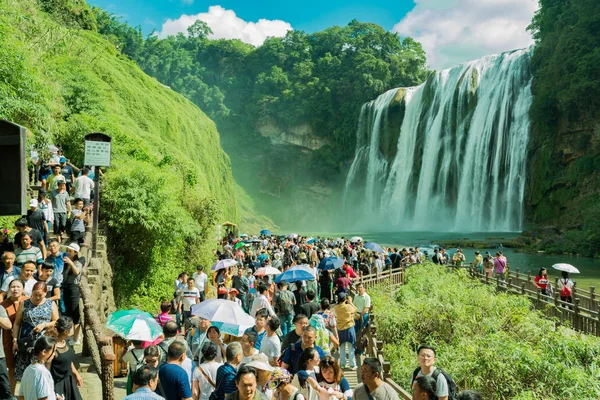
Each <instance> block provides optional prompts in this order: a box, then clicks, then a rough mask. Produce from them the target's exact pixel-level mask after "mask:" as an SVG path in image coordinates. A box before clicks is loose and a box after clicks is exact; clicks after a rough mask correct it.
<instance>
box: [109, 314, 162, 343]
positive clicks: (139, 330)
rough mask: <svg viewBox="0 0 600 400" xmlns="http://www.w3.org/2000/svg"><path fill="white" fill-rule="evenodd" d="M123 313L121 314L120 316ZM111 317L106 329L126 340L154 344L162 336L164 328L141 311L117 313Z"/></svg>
mask: <svg viewBox="0 0 600 400" xmlns="http://www.w3.org/2000/svg"><path fill="white" fill-rule="evenodd" d="M119 313H121V314H119ZM113 314H117V316H113V315H112V314H111V315H110V316H109V319H108V322H107V323H106V328H108V329H110V330H111V331H113V332H114V333H116V334H117V335H119V336H121V337H122V338H123V339H125V340H142V341H145V342H152V341H154V340H156V338H158V337H159V336H160V335H161V334H162V327H161V326H160V325H159V324H158V322H156V320H155V319H154V317H153V316H152V315H150V314H149V313H147V312H143V311H140V310H135V309H134V310H121V311H117V312H116V313H113Z"/></svg>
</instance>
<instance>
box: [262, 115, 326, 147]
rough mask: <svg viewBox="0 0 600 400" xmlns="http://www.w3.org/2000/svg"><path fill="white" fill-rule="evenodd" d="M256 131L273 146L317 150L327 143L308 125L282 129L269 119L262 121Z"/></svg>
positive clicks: (303, 124)
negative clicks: (290, 146) (292, 146)
mask: <svg viewBox="0 0 600 400" xmlns="http://www.w3.org/2000/svg"><path fill="white" fill-rule="evenodd" d="M256 130H257V131H258V132H259V133H260V134H261V135H262V136H264V137H266V138H269V139H270V140H271V144H273V145H280V144H282V145H294V146H299V147H304V148H306V149H309V150H318V149H320V148H321V147H323V146H324V145H326V144H327V143H328V141H327V140H325V139H324V138H322V137H319V136H317V135H315V134H314V132H313V129H312V127H311V126H310V124H309V123H301V124H298V125H292V126H288V127H283V126H280V125H279V124H277V123H276V122H275V121H274V120H272V119H270V118H269V119H267V120H265V121H262V122H261V123H260V124H259V125H258V126H257V127H256Z"/></svg>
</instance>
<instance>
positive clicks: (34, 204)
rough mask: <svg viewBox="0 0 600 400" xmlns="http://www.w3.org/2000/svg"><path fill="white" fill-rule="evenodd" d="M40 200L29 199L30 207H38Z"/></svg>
mask: <svg viewBox="0 0 600 400" xmlns="http://www.w3.org/2000/svg"><path fill="white" fill-rule="evenodd" d="M37 206H38V201H37V200H36V199H31V200H29V207H37Z"/></svg>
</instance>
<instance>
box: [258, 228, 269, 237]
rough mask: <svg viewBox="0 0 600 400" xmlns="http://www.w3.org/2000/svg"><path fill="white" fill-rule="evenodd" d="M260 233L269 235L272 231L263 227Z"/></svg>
mask: <svg viewBox="0 0 600 400" xmlns="http://www.w3.org/2000/svg"><path fill="white" fill-rule="evenodd" d="M260 234H261V235H264V236H269V235H270V234H271V231H269V230H268V229H263V230H262V231H260Z"/></svg>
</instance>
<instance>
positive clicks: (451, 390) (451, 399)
mask: <svg viewBox="0 0 600 400" xmlns="http://www.w3.org/2000/svg"><path fill="white" fill-rule="evenodd" d="M420 370H421V367H418V368H417V369H415V371H414V372H413V379H412V381H413V383H414V382H415V380H416V379H417V375H418V374H419V371H420ZM440 374H442V375H444V378H446V382H447V383H448V400H456V382H454V379H452V377H451V376H450V375H449V374H448V373H447V372H446V371H444V370H443V369H441V368H436V369H435V370H434V371H433V373H432V374H431V377H432V378H433V379H435V381H436V382H437V378H438V376H440ZM434 399H437V397H436V396H434Z"/></svg>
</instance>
